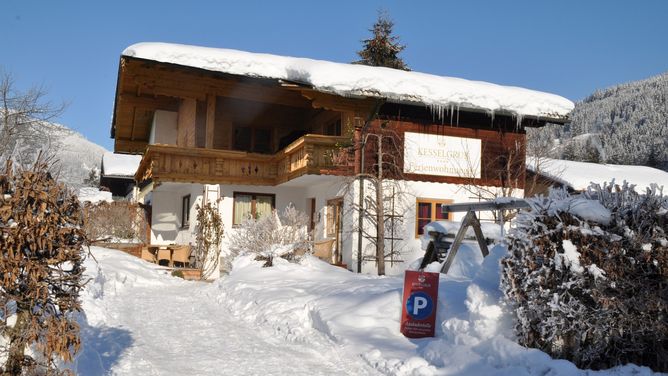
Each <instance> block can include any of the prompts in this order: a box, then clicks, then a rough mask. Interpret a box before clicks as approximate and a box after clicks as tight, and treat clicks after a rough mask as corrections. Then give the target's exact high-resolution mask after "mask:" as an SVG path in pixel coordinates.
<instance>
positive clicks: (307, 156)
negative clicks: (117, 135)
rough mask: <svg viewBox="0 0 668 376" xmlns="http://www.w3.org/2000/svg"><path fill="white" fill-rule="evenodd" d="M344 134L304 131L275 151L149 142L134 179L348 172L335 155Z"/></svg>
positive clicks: (236, 180) (206, 180) (270, 180)
mask: <svg viewBox="0 0 668 376" xmlns="http://www.w3.org/2000/svg"><path fill="white" fill-rule="evenodd" d="M349 140H350V139H349V138H347V137H335V136H323V135H311V134H309V135H305V136H303V137H301V138H299V139H298V140H296V141H294V142H293V143H291V144H290V145H288V146H287V147H286V148H285V149H283V150H281V151H279V152H278V153H276V154H274V155H265V154H255V153H247V152H242V151H232V150H216V149H203V148H184V147H180V146H173V145H148V146H147V148H146V151H145V153H144V157H143V158H142V161H141V163H140V165H139V168H138V169H137V173H136V174H135V180H137V181H138V182H143V181H148V180H152V181H154V182H167V181H171V182H189V183H202V184H248V185H276V184H281V183H283V182H286V181H289V180H292V179H295V178H297V177H299V176H302V175H305V174H313V175H346V174H348V173H351V172H350V169H349V168H348V167H347V166H345V165H343V166H342V165H340V164H338V163H335V162H334V160H335V159H336V158H333V156H334V155H335V154H336V153H337V151H338V150H339V149H340V145H341V144H342V143H345V142H346V141H349Z"/></svg>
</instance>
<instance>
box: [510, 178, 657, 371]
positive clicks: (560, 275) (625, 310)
mask: <svg viewBox="0 0 668 376" xmlns="http://www.w3.org/2000/svg"><path fill="white" fill-rule="evenodd" d="M516 225H517V227H516V229H515V230H514V231H512V232H511V233H510V234H509V256H508V257H507V258H506V259H504V260H503V261H502V263H503V276H502V289H503V290H504V294H505V297H506V300H507V302H508V303H509V304H510V305H511V306H512V307H514V309H515V313H516V318H517V321H516V326H515V329H516V334H517V336H518V340H519V342H520V344H522V345H525V346H528V347H535V348H539V349H541V350H543V351H545V352H547V353H549V354H550V355H552V356H554V357H557V358H565V359H568V360H571V361H573V362H574V363H575V364H576V365H577V366H578V367H582V368H593V369H602V368H609V367H613V366H616V365H620V364H624V363H629V362H631V363H636V364H640V365H646V366H649V367H651V368H653V369H654V370H655V371H664V372H665V371H668V238H667V234H668V198H667V197H665V196H663V195H662V192H661V191H660V190H658V189H657V188H656V187H653V188H652V189H648V190H647V192H646V193H645V194H642V195H641V194H637V193H636V192H635V191H634V190H633V187H632V186H629V185H627V184H624V185H623V186H622V187H619V186H615V185H612V184H611V185H604V186H603V187H600V186H597V185H593V186H592V187H590V189H589V190H588V191H587V192H586V193H584V194H583V195H581V196H579V197H570V196H568V194H567V193H566V192H564V191H558V192H553V193H552V194H551V195H550V197H548V198H539V199H535V200H533V201H532V210H530V211H528V212H524V213H522V214H520V215H519V216H518V218H517V221H516Z"/></svg>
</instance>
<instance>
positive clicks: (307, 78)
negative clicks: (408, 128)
mask: <svg viewBox="0 0 668 376" xmlns="http://www.w3.org/2000/svg"><path fill="white" fill-rule="evenodd" d="M123 56H128V57H135V58H141V59H146V60H154V61H159V62H164V63H171V64H178V65H184V66H189V67H195V68H201V69H206V70H210V71H215V72H224V73H229V74H235V75H241V76H249V77H262V78H271V79H281V80H289V81H293V82H299V83H302V84H307V85H310V86H312V87H313V88H314V89H315V90H318V91H322V92H327V93H333V94H337V95H342V96H367V97H382V98H387V99H388V100H390V101H396V102H416V103H423V104H425V105H427V106H428V107H430V108H432V109H433V110H435V111H437V112H439V113H441V114H442V113H443V111H445V110H448V111H453V110H459V109H460V108H468V109H476V110H484V111H487V112H489V113H491V114H493V113H494V112H499V111H501V112H509V113H511V114H512V115H514V116H517V118H518V119H521V118H522V117H524V116H532V117H543V118H551V119H562V118H565V117H566V116H567V115H568V113H569V112H570V111H571V110H572V109H573V107H574V104H573V102H571V101H570V100H568V99H566V98H564V97H561V96H558V95H554V94H548V93H543V92H539V91H534V90H529V89H524V88H519V87H512V86H501V85H496V84H492V83H488V82H482V81H469V80H465V79H461V78H453V77H442V76H436V75H432V74H426V73H420V72H406V71H402V70H397V69H391V68H384V67H370V66H365V65H355V64H344V63H335V62H331V61H323V60H313V59H306V58H295V57H287V56H277V55H269V54H260V53H251V52H244V51H238V50H230V49H222V48H210V47H199V46H188V45H181V44H170V43H138V44H134V45H132V46H130V47H128V48H126V49H125V51H123Z"/></svg>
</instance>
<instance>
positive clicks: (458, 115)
mask: <svg viewBox="0 0 668 376" xmlns="http://www.w3.org/2000/svg"><path fill="white" fill-rule="evenodd" d="M457 126H459V103H457Z"/></svg>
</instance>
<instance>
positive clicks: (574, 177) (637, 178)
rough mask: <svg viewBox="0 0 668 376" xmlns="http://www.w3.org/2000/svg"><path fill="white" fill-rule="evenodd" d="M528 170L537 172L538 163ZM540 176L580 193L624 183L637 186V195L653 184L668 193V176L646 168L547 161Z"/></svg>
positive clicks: (528, 163)
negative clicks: (588, 188) (591, 186)
mask: <svg viewBox="0 0 668 376" xmlns="http://www.w3.org/2000/svg"><path fill="white" fill-rule="evenodd" d="M527 168H528V169H530V170H533V171H535V170H536V168H535V161H533V160H532V159H531V158H530V159H529V160H528V161H527ZM540 170H541V171H540V173H541V174H542V175H545V176H547V177H549V178H551V179H554V180H556V181H558V182H561V183H563V184H565V185H567V186H569V187H571V188H573V189H575V190H577V191H582V190H585V189H587V187H589V185H590V184H591V183H596V184H600V185H603V183H604V182H611V181H613V180H614V181H615V182H616V183H617V184H621V183H623V182H624V181H627V182H629V184H634V185H635V186H636V192H644V191H645V190H646V189H647V188H648V187H649V186H650V185H651V184H658V185H659V186H663V187H666V188H667V189H668V172H665V171H662V170H658V169H656V168H652V167H646V166H628V165H613V164H597V163H588V162H576V161H566V160H561V159H549V158H545V159H544V160H541V164H540Z"/></svg>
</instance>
